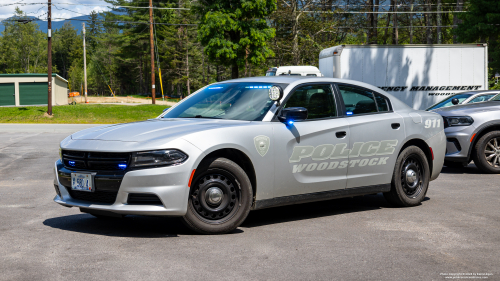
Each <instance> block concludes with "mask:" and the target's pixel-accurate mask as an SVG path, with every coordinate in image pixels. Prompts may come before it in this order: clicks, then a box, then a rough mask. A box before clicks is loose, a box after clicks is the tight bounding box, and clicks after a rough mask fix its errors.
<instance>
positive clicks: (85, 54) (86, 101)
mask: <svg viewBox="0 0 500 281" xmlns="http://www.w3.org/2000/svg"><path fill="white" fill-rule="evenodd" d="M83 76H84V81H85V103H89V101H88V100H87V51H86V50H85V23H83Z"/></svg>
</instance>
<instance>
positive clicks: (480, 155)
mask: <svg viewBox="0 0 500 281" xmlns="http://www.w3.org/2000/svg"><path fill="white" fill-rule="evenodd" d="M472 158H473V159H474V164H476V166H477V167H478V168H479V169H480V170H481V171H483V172H485V173H488V174H499V173H500V131H492V132H489V133H487V134H486V135H484V136H482V137H481V138H480V139H479V140H478V141H477V143H476V145H475V146H474V153H473V155H472Z"/></svg>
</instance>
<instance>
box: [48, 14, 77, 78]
mask: <svg viewBox="0 0 500 281" xmlns="http://www.w3.org/2000/svg"><path fill="white" fill-rule="evenodd" d="M52 53H53V55H52V63H53V64H54V65H56V66H57V69H59V72H58V74H59V75H61V76H62V77H63V78H65V79H68V78H69V76H68V72H69V69H70V67H71V66H72V65H73V62H74V61H75V60H78V59H80V58H81V57H82V56H83V42H82V37H81V36H80V35H78V33H77V30H76V29H75V28H74V27H73V25H72V24H71V23H70V22H69V21H67V22H65V23H64V25H63V26H62V27H61V28H59V29H58V30H55V31H54V32H53V44H52Z"/></svg>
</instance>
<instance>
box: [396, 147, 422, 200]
mask: <svg viewBox="0 0 500 281" xmlns="http://www.w3.org/2000/svg"><path fill="white" fill-rule="evenodd" d="M422 177H423V175H422V163H421V162H420V160H419V157H417V156H416V155H415V154H411V155H410V156H408V157H407V158H406V159H405V161H404V162H403V165H402V169H401V183H402V187H403V191H404V194H405V195H406V196H408V198H416V197H418V196H419V195H420V193H421V192H422Z"/></svg>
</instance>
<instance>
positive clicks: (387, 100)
mask: <svg viewBox="0 0 500 281" xmlns="http://www.w3.org/2000/svg"><path fill="white" fill-rule="evenodd" d="M339 85H344V86H347V87H356V88H359V89H362V90H364V91H367V92H370V93H371V94H372V96H373V100H374V102H375V106H376V109H377V112H368V113H359V114H356V115H347V109H346V107H345V103H344V99H343V98H342V94H341V93H340V88H339ZM334 88H335V91H336V92H337V96H338V99H340V102H341V103H342V113H343V114H344V117H349V118H351V117H356V116H365V115H370V114H384V113H391V112H394V110H393V107H392V103H391V100H390V99H389V98H388V97H387V96H385V95H384V94H381V93H379V92H377V91H373V90H371V89H367V88H365V87H362V86H358V85H351V84H345V83H334ZM375 94H378V95H380V96H381V97H383V98H384V99H385V100H386V102H387V109H388V110H387V111H379V108H378V103H377V99H376V98H375Z"/></svg>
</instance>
